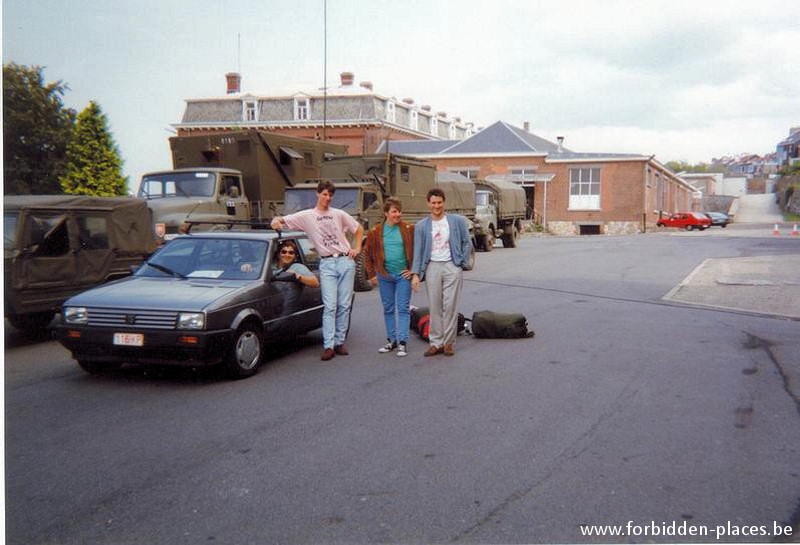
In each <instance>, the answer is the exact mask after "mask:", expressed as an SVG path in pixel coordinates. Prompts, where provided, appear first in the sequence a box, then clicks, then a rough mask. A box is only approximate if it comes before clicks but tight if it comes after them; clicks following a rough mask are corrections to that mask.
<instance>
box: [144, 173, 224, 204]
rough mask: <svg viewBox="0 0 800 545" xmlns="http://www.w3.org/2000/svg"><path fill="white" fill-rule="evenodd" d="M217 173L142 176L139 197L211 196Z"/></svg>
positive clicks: (213, 192)
mask: <svg viewBox="0 0 800 545" xmlns="http://www.w3.org/2000/svg"><path fill="white" fill-rule="evenodd" d="M216 185H217V175H216V174H214V173H213V172H166V173H163V174H150V175H146V176H145V177H144V178H142V183H141V185H140V186H139V198H141V199H160V198H163V197H211V196H213V195H214V194H215V191H214V188H215V187H216Z"/></svg>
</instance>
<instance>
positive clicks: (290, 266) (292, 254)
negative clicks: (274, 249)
mask: <svg viewBox="0 0 800 545" xmlns="http://www.w3.org/2000/svg"><path fill="white" fill-rule="evenodd" d="M296 260H297V246H296V245H295V243H294V242H292V241H291V240H285V241H283V242H281V243H280V245H279V246H278V259H277V262H276V265H274V266H273V272H272V276H273V278H276V279H283V278H281V277H284V278H285V277H286V276H287V275H291V276H294V280H295V281H296V282H298V283H299V284H302V285H303V286H310V287H312V288H317V287H319V278H317V277H316V276H314V273H312V272H311V271H310V270H309V269H308V267H306V266H305V265H303V264H302V263H298V262H297V261H296Z"/></svg>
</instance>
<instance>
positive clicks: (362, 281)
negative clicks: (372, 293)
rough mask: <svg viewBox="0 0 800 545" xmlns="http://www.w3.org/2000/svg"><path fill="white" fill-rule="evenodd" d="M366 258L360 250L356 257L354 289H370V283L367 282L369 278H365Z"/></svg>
mask: <svg viewBox="0 0 800 545" xmlns="http://www.w3.org/2000/svg"><path fill="white" fill-rule="evenodd" d="M366 261H367V258H366V257H365V256H364V252H361V253H360V254H358V256H357V257H356V279H355V286H354V289H355V291H369V290H371V289H372V284H370V283H369V279H368V278H367V264H366Z"/></svg>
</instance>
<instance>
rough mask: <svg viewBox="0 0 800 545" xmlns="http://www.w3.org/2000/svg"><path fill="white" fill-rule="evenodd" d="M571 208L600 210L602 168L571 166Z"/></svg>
mask: <svg viewBox="0 0 800 545" xmlns="http://www.w3.org/2000/svg"><path fill="white" fill-rule="evenodd" d="M567 172H568V173H569V210H600V193H601V189H602V187H601V179H602V176H601V168H600V167H599V166H586V167H570V168H569V169H568V171H567Z"/></svg>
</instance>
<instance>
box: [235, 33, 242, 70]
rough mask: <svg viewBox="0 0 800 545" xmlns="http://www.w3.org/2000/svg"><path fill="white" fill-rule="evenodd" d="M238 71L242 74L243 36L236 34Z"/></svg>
mask: <svg viewBox="0 0 800 545" xmlns="http://www.w3.org/2000/svg"><path fill="white" fill-rule="evenodd" d="M236 71H237V72H239V74H240V75H241V73H242V34H241V32H237V33H236Z"/></svg>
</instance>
